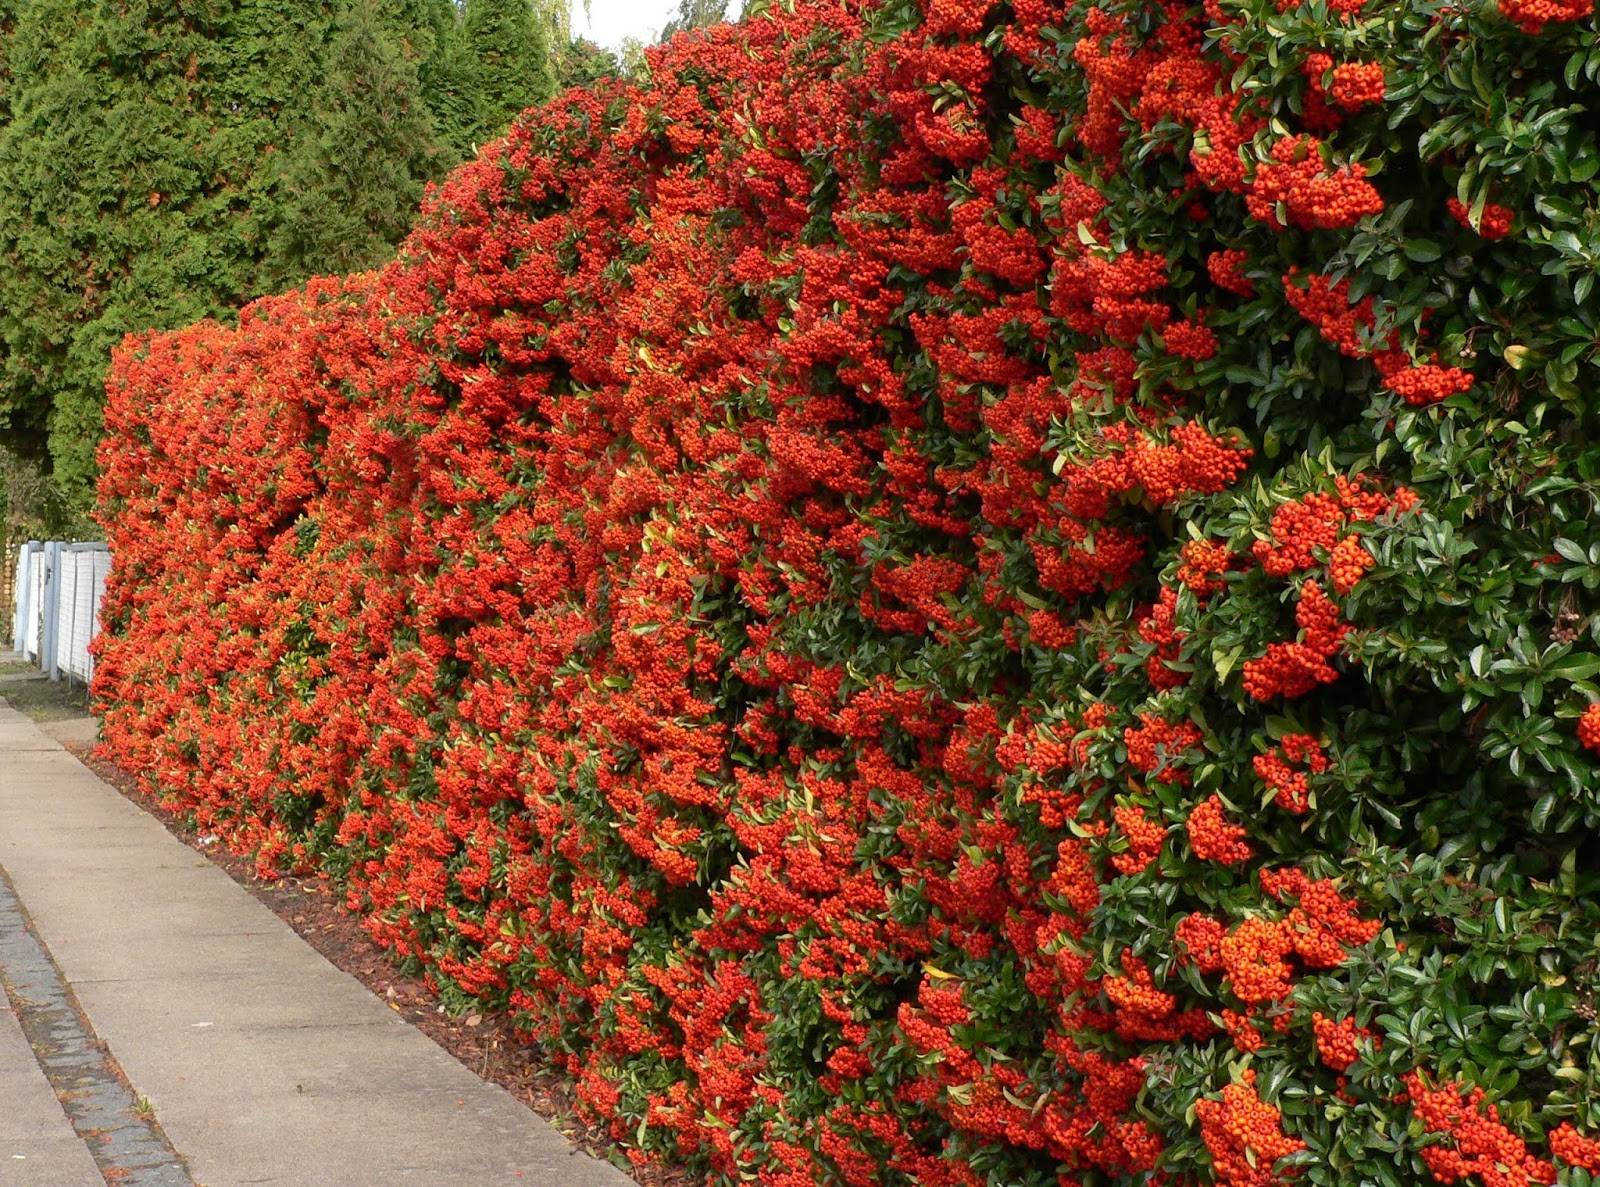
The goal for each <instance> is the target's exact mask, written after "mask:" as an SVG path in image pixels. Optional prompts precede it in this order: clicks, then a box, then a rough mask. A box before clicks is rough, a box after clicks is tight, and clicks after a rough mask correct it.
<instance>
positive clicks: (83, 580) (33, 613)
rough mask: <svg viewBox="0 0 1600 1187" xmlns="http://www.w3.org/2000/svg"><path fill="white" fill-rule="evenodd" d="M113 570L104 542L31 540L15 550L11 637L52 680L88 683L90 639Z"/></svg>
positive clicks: (97, 624) (91, 665) (96, 630)
mask: <svg viewBox="0 0 1600 1187" xmlns="http://www.w3.org/2000/svg"><path fill="white" fill-rule="evenodd" d="M110 574H111V554H110V553H109V552H107V551H106V546H105V545H104V544H80V543H70V544H69V543H64V542H61V541H54V540H52V541H48V542H45V543H40V542H38V541H30V542H29V543H28V544H26V545H24V546H23V547H22V548H21V549H19V550H18V553H17V582H16V602H15V605H14V606H13V607H12V638H13V639H14V640H15V644H14V646H15V647H16V650H17V651H18V653H19V654H21V655H23V656H25V657H26V658H27V659H29V660H32V661H33V662H35V663H37V664H38V665H39V666H40V667H41V668H43V669H44V670H45V671H46V672H49V673H50V676H51V678H52V679H54V678H56V677H58V676H60V675H62V674H65V675H66V676H67V677H68V679H72V680H81V681H85V682H87V681H88V680H89V679H90V677H92V676H93V675H94V660H93V659H92V657H91V656H90V655H89V644H90V643H91V642H92V641H93V640H94V637H95V635H97V634H99V632H100V602H101V600H102V599H103V598H104V597H105V589H106V578H107V577H109V576H110Z"/></svg>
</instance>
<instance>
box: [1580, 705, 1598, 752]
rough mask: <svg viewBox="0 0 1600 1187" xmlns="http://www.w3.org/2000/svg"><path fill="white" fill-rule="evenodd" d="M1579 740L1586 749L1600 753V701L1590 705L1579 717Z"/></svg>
mask: <svg viewBox="0 0 1600 1187" xmlns="http://www.w3.org/2000/svg"><path fill="white" fill-rule="evenodd" d="M1578 741H1579V742H1580V743H1581V744H1582V745H1583V746H1584V747H1585V748H1586V749H1588V750H1593V751H1594V752H1595V753H1596V754H1600V702H1596V703H1595V704H1592V705H1590V706H1589V707H1588V708H1587V709H1585V710H1584V711H1583V716H1582V717H1580V718H1578Z"/></svg>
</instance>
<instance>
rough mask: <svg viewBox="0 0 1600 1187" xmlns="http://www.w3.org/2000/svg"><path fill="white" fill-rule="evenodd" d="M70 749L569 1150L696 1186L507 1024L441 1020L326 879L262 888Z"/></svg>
mask: <svg viewBox="0 0 1600 1187" xmlns="http://www.w3.org/2000/svg"><path fill="white" fill-rule="evenodd" d="M67 749H68V750H70V751H71V752H72V754H73V755H74V756H75V757H76V758H77V759H78V760H79V761H80V762H82V763H83V764H84V765H85V766H87V767H88V768H89V769H90V770H92V771H93V772H94V773H95V774H96V775H98V776H99V777H100V778H101V779H103V780H104V781H105V782H107V783H109V784H110V785H111V786H112V787H115V788H116V789H117V790H118V791H120V792H121V793H122V794H123V795H124V796H126V797H127V798H128V799H130V800H132V801H133V802H134V803H136V804H138V805H139V807H141V808H143V809H144V810H145V811H146V812H149V813H150V814H151V815H152V816H154V817H155V818H156V819H157V820H159V821H161V823H162V824H163V825H165V826H166V828H167V831H168V832H170V833H171V834H172V835H173V836H175V837H177V838H178V839H179V840H180V841H182V842H183V843H184V844H185V845H188V846H189V848H191V849H193V850H194V851H195V852H196V853H200V854H203V855H204V856H205V857H206V858H208V859H209V860H210V861H211V862H212V863H213V864H215V865H217V866H219V867H221V868H222V869H223V870H225V871H226V872H227V873H228V875H229V877H231V878H232V879H233V880H234V881H235V882H237V883H238V884H239V885H240V886H242V887H244V888H245V889H246V890H247V891H249V892H250V893H251V894H252V895H254V896H255V897H256V898H257V899H258V900H260V901H261V902H262V903H263V904H265V906H266V907H267V908H268V909H269V910H271V911H272V913H273V914H275V915H276V916H277V917H278V918H279V919H282V920H283V921H284V922H285V923H287V924H288V925H289V926H290V927H292V928H293V929H294V930H295V931H296V932H298V933H299V935H300V937H301V938H302V939H304V940H305V941H306V943H308V944H310V945H311V946H312V947H313V948H315V949H316V950H317V951H318V952H320V953H321V954H322V955H323V956H324V957H325V958H326V959H327V960H328V962H329V963H331V964H333V965H334V966H335V967H337V968H340V969H342V970H344V971H345V972H346V973H349V974H350V975H351V976H352V977H354V978H355V979H356V980H358V981H360V982H361V983H362V984H363V985H365V986H366V987H367V988H368V989H370V990H371V991H372V992H373V993H375V994H377V996H378V997H379V998H381V999H383V1000H384V1001H386V1002H388V1004H389V1008H390V1009H392V1010H394V1011H395V1012H396V1013H397V1014H399V1015H400V1016H401V1017H402V1018H404V1019H405V1020H406V1021H407V1022H409V1023H411V1024H412V1025H413V1026H415V1027H416V1028H417V1029H418V1030H420V1031H422V1033H423V1034H425V1035H427V1036H428V1037H429V1038H430V1039H432V1040H433V1041H434V1042H436V1043H438V1044H439V1046H441V1047H443V1048H444V1049H445V1050H446V1051H448V1052H450V1054H452V1055H454V1056H455V1057H456V1058H457V1059H458V1060H460V1061H461V1062H462V1063H463V1064H464V1065H465V1066H466V1067H468V1068H470V1069H471V1070H472V1071H473V1072H476V1073H477V1074H478V1075H479V1076H480V1077H482V1078H483V1079H485V1080H487V1081H489V1082H490V1083H492V1084H498V1085H500V1087H502V1088H504V1089H505V1090H506V1091H507V1092H509V1093H510V1094H511V1095H512V1096H514V1097H516V1098H517V1099H518V1100H520V1101H521V1102H522V1103H523V1104H525V1105H527V1106H528V1107H529V1108H530V1109H532V1110H533V1111H534V1112H535V1113H538V1114H539V1115H540V1116H541V1117H544V1118H545V1119H547V1120H548V1121H549V1122H550V1123H551V1124H553V1125H554V1126H555V1127H556V1128H557V1129H559V1130H560V1131H561V1133H562V1134H564V1135H565V1136H566V1138H567V1140H568V1141H570V1142H572V1143H573V1144H574V1145H576V1146H578V1147H579V1148H581V1149H583V1150H585V1151H587V1152H588V1153H590V1154H592V1155H594V1156H595V1157H597V1158H601V1159H604V1160H605V1161H607V1162H610V1163H612V1164H613V1165H615V1166H618V1167H620V1168H621V1169H622V1170H623V1171H625V1172H626V1173H627V1174H629V1175H631V1176H632V1177H633V1179H634V1180H635V1181H636V1182H637V1183H639V1184H640V1185H641V1187H692V1184H694V1182H695V1179H694V1177H693V1176H692V1175H690V1174H688V1173H687V1172H684V1171H678V1170H672V1169H664V1168H660V1167H645V1168H640V1167H636V1166H634V1165H632V1164H631V1163H630V1162H629V1161H628V1159H627V1158H626V1156H625V1155H624V1154H623V1152H622V1149H621V1147H619V1146H618V1145H617V1144H616V1143H615V1142H613V1141H612V1140H611V1139H610V1138H609V1137H608V1136H607V1135H606V1133H605V1132H604V1130H602V1129H601V1128H600V1127H598V1126H595V1125H591V1124H588V1123H586V1122H585V1121H584V1120H583V1119H581V1118H580V1117H579V1116H578V1110H577V1105H576V1098H575V1096H574V1093H573V1082H572V1078H571V1077H570V1076H569V1075H567V1074H566V1073H565V1072H562V1071H559V1070H557V1069H555V1068H552V1067H550V1066H548V1065H547V1064H546V1063H544V1062H542V1060H541V1058H540V1055H539V1053H538V1051H537V1050H536V1049H534V1048H532V1047H530V1046H529V1045H528V1043H527V1042H526V1041H524V1040H523V1039H521V1038H519V1037H518V1036H517V1034H516V1032H515V1030H514V1029H513V1027H512V1026H511V1023H510V1020H509V1019H508V1018H506V1017H504V1016H502V1015H495V1014H477V1013H471V1014H465V1015H462V1016H458V1017H457V1016H451V1015H449V1014H447V1013H445V1010H444V1007H443V1006H442V1005H440V1004H439V1000H438V998H437V997H436V996H435V995H434V994H433V993H432V992H431V991H430V990H429V989H428V987H427V986H426V985H425V984H424V983H423V982H422V980H421V978H419V977H411V976H407V975H406V974H404V973H402V972H401V971H400V970H399V969H397V968H396V967H395V966H394V964H393V963H391V961H390V959H389V957H388V955H387V954H386V953H385V952H384V951H383V949H381V948H379V947H378V945H377V944H376V943H374V942H373V940H372V939H371V937H369V936H368V935H367V933H366V932H365V931H364V930H363V929H362V927H361V920H360V917H359V916H357V915H355V914H352V913H351V912H349V911H347V910H346V909H345V908H344V905H343V899H344V896H343V894H342V892H341V891H340V890H339V889H338V888H337V887H336V886H334V885H333V883H332V882H331V881H330V880H329V879H328V878H327V877H326V876H324V875H320V874H313V875H309V876H305V877H296V876H290V877H285V878H280V879H277V880H274V881H267V880H265V879H262V878H258V877H257V876H256V872H255V862H254V861H252V860H251V859H249V858H246V857H239V856H237V855H235V854H233V853H230V852H228V851H227V848H226V847H225V846H223V845H222V844H220V843H218V842H217V841H216V840H215V839H214V838H206V839H205V840H202V838H201V836H200V834H199V833H198V832H196V830H195V829H194V828H193V827H191V826H190V824H189V823H188V822H187V821H185V820H184V819H183V818H182V817H181V816H179V815H177V814H176V813H174V812H171V811H168V810H167V809H165V808H163V807H162V806H161V805H159V804H157V803H156V802H155V801H153V800H151V799H149V798H148V797H147V796H144V795H142V794H141V793H140V792H139V789H138V784H137V782H136V780H135V779H134V777H133V776H132V775H130V774H129V773H128V772H127V771H124V770H123V769H122V768H121V767H119V766H117V765H116V764H114V763H111V762H107V761H105V760H104V759H100V758H96V757H95V756H94V755H93V754H92V753H91V748H90V747H87V746H82V745H75V744H71V743H68V744H67Z"/></svg>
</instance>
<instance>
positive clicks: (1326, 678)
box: [1244, 581, 1350, 701]
mask: <svg viewBox="0 0 1600 1187" xmlns="http://www.w3.org/2000/svg"><path fill="white" fill-rule="evenodd" d="M1294 617H1295V622H1296V623H1297V624H1298V625H1299V627H1300V633H1301V638H1300V641H1299V642H1295V643H1272V644H1270V645H1268V647H1267V651H1266V654H1265V655H1263V656H1261V657H1260V658H1259V659H1252V660H1246V661H1245V664H1244V689H1245V691H1246V692H1247V693H1249V694H1250V696H1251V697H1252V698H1253V699H1255V700H1258V701H1267V700H1271V699H1272V698H1273V697H1275V696H1282V697H1286V698H1289V699H1291V700H1292V699H1294V698H1296V697H1303V696H1305V695H1306V694H1307V693H1308V692H1310V691H1311V690H1312V689H1314V688H1316V687H1317V686H1318V685H1319V684H1332V683H1333V682H1334V681H1335V680H1337V679H1338V678H1339V673H1338V672H1337V671H1336V670H1335V669H1334V668H1333V666H1332V665H1331V664H1329V663H1328V660H1330V659H1331V658H1332V657H1333V656H1334V655H1335V654H1336V653H1337V652H1338V650H1339V648H1340V645H1341V644H1342V643H1343V642H1344V637H1345V635H1347V634H1349V633H1350V624H1349V623H1347V622H1344V621H1343V620H1342V619H1341V618H1340V617H1339V608H1338V607H1337V606H1336V605H1334V603H1333V602H1332V601H1331V600H1330V599H1329V598H1328V596H1327V595H1326V594H1325V593H1323V592H1322V587H1321V586H1320V585H1318V584H1317V583H1316V582H1315V581H1307V582H1306V583H1305V584H1304V585H1303V586H1301V587H1300V602H1299V605H1297V606H1296V607H1295V612H1294Z"/></svg>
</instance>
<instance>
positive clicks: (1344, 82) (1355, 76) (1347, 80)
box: [1328, 62, 1387, 111]
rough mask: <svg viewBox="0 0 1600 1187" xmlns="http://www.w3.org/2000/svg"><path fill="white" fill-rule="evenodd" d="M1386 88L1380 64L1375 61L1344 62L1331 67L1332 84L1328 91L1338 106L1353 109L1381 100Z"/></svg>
mask: <svg viewBox="0 0 1600 1187" xmlns="http://www.w3.org/2000/svg"><path fill="white" fill-rule="evenodd" d="M1386 89H1387V84H1386V83H1385V81H1384V77H1383V67H1382V66H1380V65H1378V64H1377V63H1376V62H1346V63H1344V64H1343V65H1340V66H1335V67H1334V68H1333V85H1332V86H1330V87H1329V88H1328V93H1329V94H1331V95H1332V96H1333V101H1334V102H1335V103H1337V104H1338V105H1339V106H1340V107H1343V108H1344V109H1345V110H1346V111H1355V110H1356V109H1357V108H1360V107H1365V106H1366V105H1367V104H1369V103H1381V102H1383V92H1384V91H1385V90H1386Z"/></svg>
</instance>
